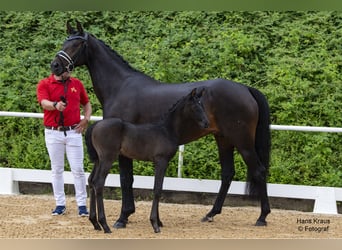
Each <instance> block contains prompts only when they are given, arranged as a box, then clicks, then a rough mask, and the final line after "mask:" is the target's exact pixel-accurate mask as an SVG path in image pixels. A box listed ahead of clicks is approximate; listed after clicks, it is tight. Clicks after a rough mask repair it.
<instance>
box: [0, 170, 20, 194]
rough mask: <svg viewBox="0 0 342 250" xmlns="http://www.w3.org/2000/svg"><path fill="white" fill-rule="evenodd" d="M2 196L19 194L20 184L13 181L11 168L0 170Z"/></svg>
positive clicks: (0, 192)
mask: <svg viewBox="0 0 342 250" xmlns="http://www.w3.org/2000/svg"><path fill="white" fill-rule="evenodd" d="M0 179H1V182H0V194H19V184H18V182H17V181H13V173H12V169H11V168H0Z"/></svg>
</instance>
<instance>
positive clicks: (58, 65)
mask: <svg viewBox="0 0 342 250" xmlns="http://www.w3.org/2000/svg"><path fill="white" fill-rule="evenodd" d="M66 27H67V33H68V38H67V39H66V40H65V42H64V44H63V48H62V50H60V51H59V52H57V54H56V57H55V58H54V60H53V61H52V62H51V71H52V73H54V74H55V75H61V74H62V73H63V72H66V71H68V72H71V71H72V70H73V69H74V67H75V66H79V65H83V64H85V63H86V53H85V52H86V48H87V42H88V33H86V32H84V31H83V28H82V25H81V24H80V23H79V22H78V21H77V29H76V30H75V29H73V28H72V27H71V25H70V23H69V22H67V24H66Z"/></svg>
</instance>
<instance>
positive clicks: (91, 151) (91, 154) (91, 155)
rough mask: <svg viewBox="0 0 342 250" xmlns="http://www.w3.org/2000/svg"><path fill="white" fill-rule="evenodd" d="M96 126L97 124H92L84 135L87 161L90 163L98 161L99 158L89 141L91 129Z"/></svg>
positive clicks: (91, 142) (90, 140)
mask: <svg viewBox="0 0 342 250" xmlns="http://www.w3.org/2000/svg"><path fill="white" fill-rule="evenodd" d="M96 124H97V122H95V123H93V124H92V125H90V126H89V127H88V129H87V131H86V133H85V143H86V146H87V151H88V155H89V160H90V161H91V162H95V161H97V160H98V159H99V156H98V154H97V152H96V150H95V148H94V145H93V141H92V139H91V134H92V133H93V129H94V127H95V125H96Z"/></svg>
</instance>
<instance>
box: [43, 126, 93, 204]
mask: <svg viewBox="0 0 342 250" xmlns="http://www.w3.org/2000/svg"><path fill="white" fill-rule="evenodd" d="M44 132H45V143H46V147H47V150H48V153H49V157H50V161H51V170H52V188H53V194H54V197H55V200H56V206H65V205H66V202H65V192H64V177H63V172H64V163H65V154H66V156H67V159H68V162H69V165H70V169H71V172H72V174H73V176H74V183H75V184H74V186H75V198H76V203H77V205H78V206H85V205H86V202H87V190H86V178H85V174H84V165H83V160H84V152H83V141H82V134H79V133H76V132H75V131H74V130H70V131H66V133H67V136H64V132H61V131H56V130H51V129H45V131H44Z"/></svg>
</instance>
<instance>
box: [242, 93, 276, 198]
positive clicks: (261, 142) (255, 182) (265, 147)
mask: <svg viewBox="0 0 342 250" xmlns="http://www.w3.org/2000/svg"><path fill="white" fill-rule="evenodd" d="M248 89H249V92H250V93H251V94H252V95H253V97H254V99H255V100H256V102H257V104H258V107H259V119H258V124H257V128H256V134H255V150H256V152H257V154H258V158H259V161H260V163H261V165H262V166H263V169H260V170H259V171H260V172H258V173H256V174H257V176H258V177H259V178H256V177H255V174H254V175H252V173H248V176H247V182H248V183H249V186H248V189H249V190H248V191H249V194H250V195H252V196H254V195H258V194H259V188H258V187H260V182H266V177H267V175H268V171H269V167H270V151H271V131H270V124H271V119H270V109H269V106H268V102H267V99H266V97H265V96H264V95H263V94H262V93H261V92H260V91H259V90H257V89H255V88H252V87H248ZM253 176H254V177H253Z"/></svg>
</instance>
